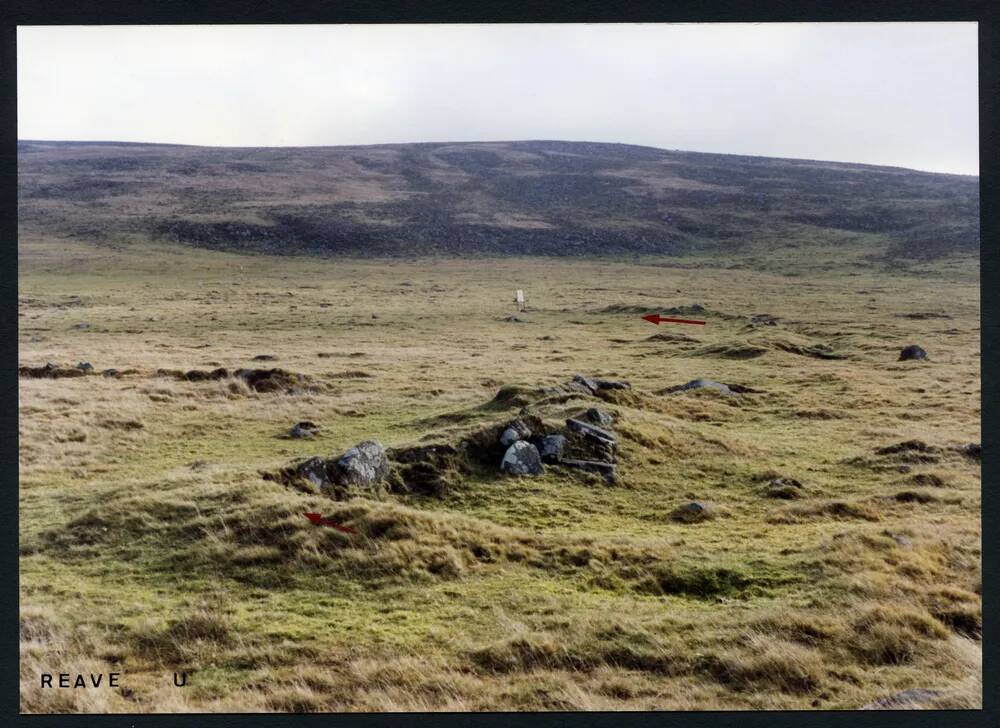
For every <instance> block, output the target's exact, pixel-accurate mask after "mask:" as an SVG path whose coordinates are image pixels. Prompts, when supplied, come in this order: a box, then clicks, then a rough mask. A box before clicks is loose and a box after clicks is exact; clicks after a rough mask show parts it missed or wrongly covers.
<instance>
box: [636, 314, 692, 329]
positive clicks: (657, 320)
mask: <svg viewBox="0 0 1000 728" xmlns="http://www.w3.org/2000/svg"><path fill="white" fill-rule="evenodd" d="M643 318H644V319H646V320H647V321H649V323H651V324H656V325H657V326H659V325H660V324H663V323H667V324H698V325H699V326H704V325H705V322H704V321H695V320H693V319H679V318H664V317H663V316H661V315H660V314H658V313H648V314H646V315H645V316H643Z"/></svg>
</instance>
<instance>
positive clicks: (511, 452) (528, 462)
mask: <svg viewBox="0 0 1000 728" xmlns="http://www.w3.org/2000/svg"><path fill="white" fill-rule="evenodd" d="M500 470H501V471H503V472H505V473H507V474H508V475H540V474H541V473H542V472H544V467H543V466H542V458H541V456H540V455H539V454H538V448H536V447H535V446H534V445H532V444H531V443H530V442H525V441H524V440H518V441H517V442H515V443H514V444H513V445H511V446H510V447H509V448H507V452H505V453H504V456H503V460H502V461H501V462H500Z"/></svg>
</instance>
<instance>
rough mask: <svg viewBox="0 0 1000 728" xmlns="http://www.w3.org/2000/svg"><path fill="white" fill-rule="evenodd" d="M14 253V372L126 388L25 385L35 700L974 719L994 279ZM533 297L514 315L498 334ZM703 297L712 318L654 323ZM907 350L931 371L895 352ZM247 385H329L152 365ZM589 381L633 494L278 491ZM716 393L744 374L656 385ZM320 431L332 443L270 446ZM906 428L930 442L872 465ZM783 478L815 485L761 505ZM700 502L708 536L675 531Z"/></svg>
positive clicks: (871, 271)
mask: <svg viewBox="0 0 1000 728" xmlns="http://www.w3.org/2000/svg"><path fill="white" fill-rule="evenodd" d="M869 242H870V241H869ZM19 250H20V256H21V266H20V270H19V275H20V286H19V295H20V310H19V316H20V319H19V321H20V334H19V336H20V355H19V358H20V363H21V364H22V365H28V366H39V365H42V364H44V363H45V362H46V361H52V362H55V363H59V364H63V365H69V366H72V365H74V364H76V363H77V362H78V361H89V362H91V363H92V364H93V365H94V366H95V367H96V368H97V369H98V370H100V369H104V368H107V367H114V368H117V369H119V370H122V371H123V372H124V371H125V370H133V371H131V372H129V373H125V374H123V375H122V376H121V377H120V378H105V377H102V376H98V375H92V376H86V377H77V378H67V379H30V378H22V379H21V380H20V471H21V490H20V503H21V534H20V540H21V586H20V589H21V601H22V609H23V611H22V664H21V678H22V710H24V711H25V712H77V711H80V712H133V711H139V712H148V711H153V712H156V711H159V712H170V711H296V712H311V711H330V710H336V711H371V710H376V711H381V710H421V711H423V710H473V711H476V710H657V709H674V710H686V709H699V710H704V709H727V710H728V709H774V708H791V709H803V708H804V709H808V708H825V709H829V708H835V709H843V708H857V707H860V706H862V705H864V704H866V703H869V702H871V701H872V700H875V699H877V698H880V697H885V696H887V695H890V694H893V693H895V692H898V691H901V690H906V689H910V688H929V689H934V690H939V691H941V694H940V696H939V698H937V702H936V703H935V705H934V706H927V707H978V706H979V705H981V684H980V681H981V678H980V677H979V676H980V675H981V667H980V666H979V663H978V660H979V659H980V658H979V654H980V651H979V643H978V639H979V632H980V630H981V620H982V615H981V596H980V593H981V583H980V555H981V554H980V540H979V539H980V517H979V507H980V472H979V463H978V461H977V460H975V459H973V458H970V457H967V456H965V455H963V454H961V452H959V451H958V450H957V449H956V447H957V446H960V445H962V444H965V443H969V442H978V441H979V439H980V430H979V393H980V385H979V304H978V270H977V268H976V265H975V262H974V261H961V260H952V261H942V262H938V263H935V264H933V265H930V264H928V265H925V266H913V267H911V268H910V269H908V270H906V271H895V272H894V271H892V270H880V269H877V268H876V267H874V266H873V264H871V263H870V262H866V261H865V257H864V255H865V253H864V250H863V249H862V248H861V247H859V248H858V249H856V250H855V249H845V250H838V251H832V252H828V251H824V250H822V249H818V250H816V251H815V252H814V253H812V254H810V255H809V256H806V257H799V258H795V257H791V254H789V257H787V258H784V259H782V258H781V257H780V256H775V257H774V259H773V260H772V261H771V263H770V265H771V266H772V267H771V269H770V272H768V271H762V270H758V269H755V268H754V267H753V263H752V260H743V261H739V260H735V259H734V260H726V261H713V260H709V259H675V260H663V259H658V260H644V261H616V260H607V261H595V260H550V259H537V260H522V259H505V260H465V261H455V260H424V261H401V260H393V261H358V260H330V261H323V260H314V259H306V258H284V259H275V258H267V257H262V256H252V257H240V256H236V255H230V254H223V253H209V252H205V251H198V250H189V249H182V248H171V247H155V246H151V245H147V244H139V243H137V244H135V245H131V246H124V247H121V248H117V249H115V248H108V247H96V246H90V245H88V244H86V243H82V242H79V241H72V242H70V241H58V240H32V239H28V240H22V241H21V243H20V248H19ZM798 252H799V253H800V254H801V251H798ZM733 265H739V266H744V267H733V268H731V267H730V266H733ZM775 271H783V272H780V273H779V272H775ZM515 288H524V289H525V290H526V291H527V294H528V299H529V311H528V312H527V313H525V314H523V315H520V317H521V318H523V319H525V321H526V322H525V323H512V322H507V321H504V318H505V317H506V316H509V315H511V314H512V313H514V311H513V308H514V307H513V304H512V302H511V299H512V297H513V291H514V289H515ZM693 303H699V304H702V305H704V306H706V307H707V308H708V309H709V311H708V313H707V314H705V318H706V319H707V320H708V322H709V323H708V325H707V326H705V327H684V328H680V327H674V328H669V327H666V326H661V327H659V328H655V327H653V326H651V325H650V324H648V323H646V322H645V321H642V320H641V318H640V315H641V313H642V312H644V311H646V310H658V309H666V308H669V307H671V306H679V305H688V304H693ZM759 313H766V314H771V315H774V316H777V317H778V318H779V321H778V325H777V326H761V327H758V328H752V327H749V326H748V325H747V324H748V320H747V317H748V316H749V315H751V314H759ZM927 314H931V316H930V317H928V316H927ZM915 315H916V317H914V316H915ZM83 323H86V324H89V327H87V328H75V326H76V325H77V324H83ZM910 343H917V344H921V345H922V346H924V347H925V348H926V349H927V350H928V352H929V353H930V361H927V362H897V361H896V358H897V355H898V352H899V349H901V348H902V347H903V346H904V345H907V344H910ZM816 346H828V347H830V349H831V350H832V351H833V352H835V353H839V354H842V355H844V356H845V357H846V358H844V359H820V358H814V357H813V356H811V355H809V354H808V353H801V352H803V351H806V352H808V351H816V349H813V348H811V347H816ZM753 349H761V350H763V354H761V355H759V356H756V357H754V358H741V357H743V356H745V355H746V352H747V350H753ZM795 351H799V352H800V353H795ZM258 354H273V355H275V356H276V357H277V360H275V361H273V362H271V361H267V362H260V363H257V362H254V361H253V357H254V356H255V355H258ZM248 366H263V367H270V366H279V367H281V368H284V369H286V370H289V371H292V372H299V373H303V374H305V375H308V376H309V377H311V379H312V381H313V382H314V383H315V384H316V386H315V388H314V389H313V390H312V391H305V392H302V393H300V394H280V393H259V392H255V391H252V390H250V389H249V388H247V387H246V386H245V385H243V384H238V383H235V382H233V381H231V380H220V381H206V382H188V381H176V380H174V379H171V378H168V377H163V376H158V375H157V370H158V369H160V368H165V369H180V370H188V369H212V368H215V367H226V368H228V369H230V370H232V369H236V368H239V367H248ZM577 372H582V373H585V374H603V375H606V376H612V377H621V378H624V379H628V380H630V381H631V382H632V386H633V389H632V390H631V391H630V392H626V393H624V394H621V395H618V396H616V397H614V398H612V401H609V402H599V403H597V404H599V406H601V407H604V408H606V409H609V410H611V411H614V412H615V413H616V414H617V415H618V416H619V422H618V424H616V426H615V429H616V432H617V433H618V434H619V436H620V438H621V461H622V462H621V476H622V477H621V482H620V483H619V484H618V485H617V486H614V487H607V486H604V485H602V484H601V483H600V481H599V480H598V479H597V478H590V477H583V476H574V475H571V474H567V473H564V472H559V471H557V470H556V469H550V471H549V472H547V473H546V474H545V475H544V476H542V477H540V478H537V479H508V478H501V477H499V476H496V477H494V476H488V475H485V474H483V473H475V474H473V475H471V476H468V477H466V478H464V479H463V480H460V481H459V482H456V483H454V484H453V487H452V488H451V489H450V490H449V491H448V492H446V493H445V494H444V495H443V496H441V497H420V496H416V495H398V494H397V495H388V496H384V497H383V498H381V499H357V500H352V501H347V502H343V503H333V502H325V501H324V499H323V498H322V497H321V496H319V495H316V494H310V493H304V492H301V491H297V490H294V489H290V488H286V487H285V486H283V485H281V484H280V483H277V482H272V481H267V480H264V479H262V478H261V476H260V471H262V470H264V471H268V470H274V469H276V468H278V467H280V466H282V465H284V464H286V463H287V462H288V461H289V460H291V459H294V458H296V457H301V456H307V455H332V454H334V453H337V452H340V451H343V450H344V449H346V448H348V447H350V446H352V445H354V444H356V443H357V442H359V441H361V440H364V439H367V438H371V437H374V438H378V439H380V440H381V441H383V442H384V443H385V444H386V445H391V446H400V445H405V444H409V443H416V442H419V441H421V440H424V439H427V438H429V440H427V441H439V440H454V439H455V438H457V437H459V436H461V435H462V434H463V433H468V432H469V431H470V430H472V429H475V428H476V427H478V426H480V425H482V424H484V423H487V422H498V421H501V420H503V419H506V418H510V417H513V416H514V415H515V414H516V413H517V411H518V408H517V407H512V408H506V409H505V408H503V407H500V406H495V407H494V408H492V409H491V408H483V407H482V405H483V404H484V403H486V402H488V401H490V400H491V399H492V398H493V397H494V395H495V394H496V393H497V390H498V389H499V388H500V387H501V386H503V385H519V386H521V387H523V388H524V390H523V391H530V389H531V388H534V387H537V386H541V385H553V384H558V383H560V382H564V381H566V380H567V379H569V378H571V377H572V376H573V374H575V373H577ZM359 373H362V374H363V375H366V376H361V375H360V374H359ZM697 377H708V378H712V379H715V380H718V381H722V382H726V383H730V384H738V385H742V386H745V387H749V388H751V389H753V390H755V391H752V392H746V393H741V394H738V395H736V396H734V397H724V396H721V395H717V394H715V393H712V392H686V393H673V394H657V392H661V391H662V390H664V389H665V388H668V387H670V386H673V385H677V384H683V383H684V382H686V381H688V380H691V379H694V378H697ZM593 405H594V402H585V401H583V400H582V399H580V400H570V401H568V402H566V403H564V404H562V405H555V406H552V407H550V408H549V409H547V410H545V411H544V412H543V413H542V414H543V415H545V416H546V417H549V418H558V417H560V416H568V415H571V414H573V413H574V412H578V411H579V410H580V408H581V407H584V406H593ZM299 420H312V421H314V422H316V423H318V424H319V426H320V427H321V432H320V435H319V436H318V437H317V438H316V439H314V440H289V439H283V438H282V437H281V436H282V434H283V433H284V431H286V430H287V428H288V427H289V426H290V425H291V424H293V423H294V422H297V421H299ZM911 440H918V441H920V442H922V443H925V444H926V445H927V448H928V449H927V450H920V449H906V448H904V449H901V450H898V451H896V452H885V453H879V452H877V451H878V450H879V449H882V448H886V447H890V446H893V445H895V444H897V443H901V442H906V441H911ZM903 471H905V472H903ZM779 476H783V477H786V478H792V479H795V480H797V481H800V482H801V484H802V486H803V487H802V488H801V492H800V493H799V492H798V490H796V491H795V493H793V495H799V497H797V498H792V497H789V499H786V498H785V497H780V496H779V497H776V496H774V494H773V493H772V494H769V492H768V490H767V487H768V486H767V482H768V481H769V480H770V479H773V478H775V477H779ZM779 490H780V489H779ZM786 490H787V489H786ZM786 495H787V493H786ZM693 499H698V500H705V501H709V502H711V503H713V504H715V505H716V506H717V511H716V517H715V518H713V519H711V520H707V521H704V522H702V523H695V524H684V523H678V522H675V521H673V520H671V518H670V517H669V514H670V512H671V511H672V510H673V509H674V508H676V507H677V506H678V505H680V504H682V503H684V502H686V501H689V500H693ZM306 510H319V511H322V512H324V513H330V514H333V515H335V516H336V517H337V518H339V519H341V520H342V521H343V522H345V523H347V524H349V525H352V526H353V527H355V528H356V529H357V530H358V531H359V534H358V535H357V536H350V535H345V534H341V533H339V532H337V531H334V530H332V529H319V528H315V527H312V526H311V525H310V524H309V523H308V522H307V521H306V520H305V519H304V518H302V516H301V513H302V512H303V511H306ZM42 671H50V672H57V671H67V672H74V673H75V672H85V673H86V672H98V671H104V672H107V671H118V672H121V673H122V682H123V685H124V686H125V688H127V689H119V690H114V689H108V688H102V689H97V690H88V691H83V690H76V691H72V690H71V691H59V690H46V689H42V688H40V687H39V684H38V675H39V673H40V672H42ZM174 671H186V672H188V673H189V674H190V683H189V686H188V687H186V688H183V689H180V688H174V687H173V686H172V685H171V677H172V674H173V672H174Z"/></svg>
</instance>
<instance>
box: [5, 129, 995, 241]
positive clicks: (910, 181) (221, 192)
mask: <svg viewBox="0 0 1000 728" xmlns="http://www.w3.org/2000/svg"><path fill="white" fill-rule="evenodd" d="M18 183H19V216H20V225H21V230H22V232H23V233H32V234H57V235H67V234H68V235H74V236H81V237H86V238H91V239H99V240H113V239H115V237H116V236H119V237H120V236H122V235H139V236H143V237H149V238H154V239H163V240H172V241H177V242H182V243H186V244H191V245H196V246H202V247H209V248H222V249H230V250H253V251H262V252H269V253H285V252H287V253H320V254H332V255H338V254H350V255H422V254H461V255H465V254H485V255H507V254H511V255H524V254H528V255H558V256H577V255H604V254H622V253H645V254H691V253H695V254H696V253H700V252H706V253H711V252H727V253H728V252H737V251H739V250H740V249H741V247H743V246H745V245H747V244H748V242H750V241H758V242H759V241H761V240H763V241H765V244H767V241H779V240H781V241H789V240H798V239H808V240H810V241H813V242H819V243H820V244H824V245H837V243H838V241H841V240H843V239H845V238H846V237H847V236H849V235H851V234H856V233H858V232H862V233H875V234H881V235H884V236H885V237H884V240H885V242H886V246H883V249H884V250H885V251H886V252H887V253H888V255H889V256H890V257H906V258H936V257H940V256H942V255H946V254H950V253H954V252H960V253H975V252H977V251H978V248H979V180H978V178H976V177H963V176H958V175H943V174H930V173H924V172H916V171H912V170H905V169H898V168H889V167H873V166H866V165H853V164H840V163H830V162H814V161H803V160H787V159H770V158H764V157H741V156H732V155H718V154H702V153H692V152H676V151H667V150H662V149H654V148H650V147H638V146H628V145H620V144H596V143H584V142H558V141H526V142H488V143H487V142H484V143H460V144H459V143H455V144H436V143H435V144H402V145H383V146H365V147H313V148H259V149H249V148H207V147H186V146H173V145H150V144H126V143H85V142H32V141H24V142H20V143H19V145H18Z"/></svg>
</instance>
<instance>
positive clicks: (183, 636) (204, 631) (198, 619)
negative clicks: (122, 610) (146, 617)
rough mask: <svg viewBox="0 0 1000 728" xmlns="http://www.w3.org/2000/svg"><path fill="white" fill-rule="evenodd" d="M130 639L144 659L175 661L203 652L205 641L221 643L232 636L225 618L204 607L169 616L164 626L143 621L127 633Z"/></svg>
mask: <svg viewBox="0 0 1000 728" xmlns="http://www.w3.org/2000/svg"><path fill="white" fill-rule="evenodd" d="M129 639H130V641H131V643H132V646H133V649H134V650H135V651H136V652H137V653H138V654H140V655H142V656H143V657H145V658H146V659H150V660H154V661H156V662H159V663H177V662H182V661H184V660H185V659H187V658H188V657H189V656H190V655H193V654H198V653H201V652H203V650H204V646H205V645H206V644H210V645H213V646H215V647H217V648H218V647H224V646H226V645H228V644H230V643H231V642H232V641H233V639H234V637H233V634H232V632H231V629H230V627H229V624H228V623H227V622H226V620H225V619H223V618H222V617H221V616H220V615H218V614H217V613H215V612H210V611H205V610H203V611H198V612H194V613H192V614H189V615H188V616H186V617H182V618H180V619H174V620H171V621H170V622H169V623H168V624H167V625H166V626H165V627H157V626H155V625H153V624H150V623H143V624H141V625H139V626H138V627H136V628H135V629H134V630H132V631H131V632H130V633H129Z"/></svg>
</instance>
